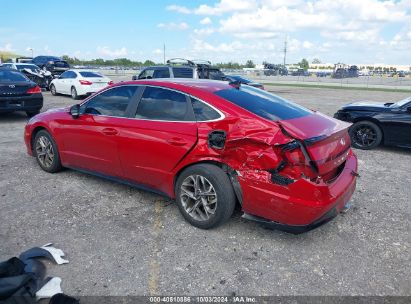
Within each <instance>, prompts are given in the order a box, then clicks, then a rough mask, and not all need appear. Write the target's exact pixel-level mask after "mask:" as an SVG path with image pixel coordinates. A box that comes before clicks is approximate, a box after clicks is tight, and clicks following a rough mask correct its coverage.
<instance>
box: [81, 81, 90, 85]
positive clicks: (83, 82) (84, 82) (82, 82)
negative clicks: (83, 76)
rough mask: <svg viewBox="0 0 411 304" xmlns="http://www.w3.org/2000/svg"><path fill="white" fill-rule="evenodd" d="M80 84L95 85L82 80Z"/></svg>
mask: <svg viewBox="0 0 411 304" xmlns="http://www.w3.org/2000/svg"><path fill="white" fill-rule="evenodd" d="M80 84H82V85H92V84H93V83H92V82H91V81H88V80H80Z"/></svg>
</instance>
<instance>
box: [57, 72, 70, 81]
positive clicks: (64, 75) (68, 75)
mask: <svg viewBox="0 0 411 304" xmlns="http://www.w3.org/2000/svg"><path fill="white" fill-rule="evenodd" d="M66 78H70V72H69V71H67V72H64V73H63V74H61V75H60V77H59V79H66Z"/></svg>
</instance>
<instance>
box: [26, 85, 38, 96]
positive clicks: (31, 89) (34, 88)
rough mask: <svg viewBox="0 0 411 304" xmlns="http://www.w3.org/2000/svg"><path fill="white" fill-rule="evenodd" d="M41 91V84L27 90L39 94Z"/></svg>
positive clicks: (28, 92)
mask: <svg viewBox="0 0 411 304" xmlns="http://www.w3.org/2000/svg"><path fill="white" fill-rule="evenodd" d="M37 93H41V88H40V87H39V86H35V87H32V88H30V89H28V90H27V92H26V94H37Z"/></svg>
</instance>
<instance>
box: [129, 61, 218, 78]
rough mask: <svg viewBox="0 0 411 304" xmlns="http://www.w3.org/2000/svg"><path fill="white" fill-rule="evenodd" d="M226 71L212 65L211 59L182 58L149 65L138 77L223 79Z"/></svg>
mask: <svg viewBox="0 0 411 304" xmlns="http://www.w3.org/2000/svg"><path fill="white" fill-rule="evenodd" d="M224 76H225V75H224V73H223V72H221V71H220V69H219V68H217V67H214V66H212V65H211V62H210V61H192V60H187V59H181V58H174V59H170V60H167V64H166V65H160V66H151V67H147V68H145V69H144V70H142V71H141V72H140V74H139V75H138V76H133V77H132V79H133V80H137V79H153V78H194V79H214V80H223V79H224Z"/></svg>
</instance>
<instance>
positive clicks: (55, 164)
mask: <svg viewBox="0 0 411 304" xmlns="http://www.w3.org/2000/svg"><path fill="white" fill-rule="evenodd" d="M33 153H34V156H35V157H36V160H37V163H38V164H39V166H40V167H41V168H42V169H43V170H44V171H46V172H49V173H55V172H58V171H60V170H61V169H62V165H61V161H60V155H59V151H58V148H57V144H56V142H55V141H54V139H53V138H52V137H51V135H50V133H49V132H47V131H46V130H41V131H39V132H38V133H37V134H36V137H35V138H34V141H33Z"/></svg>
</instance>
